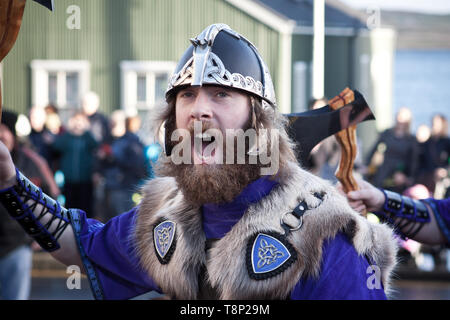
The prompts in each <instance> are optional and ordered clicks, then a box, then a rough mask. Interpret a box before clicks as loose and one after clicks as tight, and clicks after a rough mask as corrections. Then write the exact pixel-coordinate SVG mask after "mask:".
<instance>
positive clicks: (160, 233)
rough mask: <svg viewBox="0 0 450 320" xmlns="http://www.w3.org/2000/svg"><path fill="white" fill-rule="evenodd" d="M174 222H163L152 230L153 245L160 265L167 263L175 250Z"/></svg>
mask: <svg viewBox="0 0 450 320" xmlns="http://www.w3.org/2000/svg"><path fill="white" fill-rule="evenodd" d="M175 231H176V227H175V222H173V221H170V220H164V221H162V222H161V223H159V224H158V225H156V226H155V227H154V229H153V243H154V246H155V250H156V253H157V257H158V259H159V261H160V262H161V263H162V264H166V263H168V262H169V260H170V257H171V255H172V253H173V251H174V249H175Z"/></svg>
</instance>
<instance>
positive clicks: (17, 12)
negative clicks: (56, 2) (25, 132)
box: [0, 0, 53, 121]
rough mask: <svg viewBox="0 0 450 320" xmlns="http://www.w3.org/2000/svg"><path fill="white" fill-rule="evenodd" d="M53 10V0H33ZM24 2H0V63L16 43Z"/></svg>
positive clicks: (0, 115)
mask: <svg viewBox="0 0 450 320" xmlns="http://www.w3.org/2000/svg"><path fill="white" fill-rule="evenodd" d="M34 1H36V2H38V3H40V4H42V5H43V6H45V7H47V8H48V9H50V10H53V0H34ZM25 3H26V0H0V62H1V61H2V60H3V58H5V57H6V55H7V54H8V52H9V51H10V50H11V48H12V47H13V45H14V43H15V42H16V39H17V36H18V34H19V30H20V25H21V24H22V16H23V11H24V9H25ZM1 119H2V95H1V91H0V121H1Z"/></svg>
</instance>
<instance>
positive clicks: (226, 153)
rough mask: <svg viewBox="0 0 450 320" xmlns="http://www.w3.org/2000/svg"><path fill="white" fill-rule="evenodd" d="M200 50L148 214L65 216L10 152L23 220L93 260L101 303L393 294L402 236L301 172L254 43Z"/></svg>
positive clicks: (69, 259) (10, 194)
mask: <svg viewBox="0 0 450 320" xmlns="http://www.w3.org/2000/svg"><path fill="white" fill-rule="evenodd" d="M191 43H192V44H191V45H190V46H189V48H188V49H187V50H186V52H185V53H184V55H183V56H182V58H181V60H180V62H179V64H178V66H177V68H176V70H175V73H174V75H173V77H172V78H171V79H170V81H169V87H168V90H167V94H166V99H167V105H166V106H165V107H164V108H163V110H161V112H160V113H158V114H157V116H156V119H155V123H156V128H157V129H158V133H159V132H161V130H164V134H162V135H161V136H163V137H164V142H162V144H163V145H164V146H165V152H164V155H163V159H161V161H160V163H159V167H158V168H157V172H158V177H157V178H155V179H153V180H150V181H148V183H147V184H146V185H145V186H144V187H143V189H142V196H143V198H142V202H141V203H140V204H139V205H138V206H137V207H136V208H134V209H132V210H131V211H130V212H127V213H124V214H122V215H120V216H117V217H115V218H113V219H111V220H110V221H109V222H108V223H106V224H102V223H100V222H98V221H95V220H92V219H87V218H86V214H85V213H84V212H81V211H79V210H76V209H70V210H66V209H65V208H62V207H61V206H60V205H59V204H58V203H57V202H55V201H54V200H52V199H50V198H49V197H47V196H46V195H43V194H42V192H41V191H40V190H39V189H38V188H36V187H35V186H33V185H32V184H31V183H30V182H29V181H27V179H26V178H25V177H24V176H23V175H22V174H21V173H20V172H18V171H15V169H14V164H13V163H12V161H11V160H10V159H9V157H8V156H7V154H6V152H4V151H3V149H4V148H3V146H2V151H1V153H0V154H1V158H0V160H1V161H0V165H1V176H0V181H1V182H2V188H3V191H1V199H2V203H3V204H4V205H5V207H7V208H8V210H9V212H10V213H11V215H12V216H13V217H15V218H16V219H17V220H18V222H19V223H21V224H22V226H23V227H24V228H25V230H27V232H29V233H30V234H31V235H33V236H34V238H35V239H36V240H37V241H38V242H39V243H40V244H41V245H42V246H43V247H44V248H45V249H46V250H48V251H51V253H52V255H53V256H54V257H55V258H56V259H58V260H59V261H61V262H63V263H65V264H67V265H73V264H75V265H80V266H81V265H82V266H83V270H84V272H85V273H86V274H87V276H88V278H89V280H90V284H91V287H92V290H93V294H94V296H95V298H97V299H102V298H104V299H126V298H131V297H134V296H137V295H140V294H142V293H145V292H148V291H151V290H156V291H158V292H161V293H164V294H166V295H168V296H169V297H172V298H177V299H385V298H386V292H387V291H388V289H389V278H390V273H391V271H392V269H393V267H394V264H395V255H396V245H395V241H394V240H393V236H392V231H391V229H389V228H388V227H387V226H385V225H375V224H371V223H369V222H368V221H367V220H365V219H364V218H362V217H361V216H359V215H358V213H357V212H355V211H353V210H352V209H351V207H350V206H349V205H348V203H347V201H346V199H345V198H344V197H343V196H341V195H340V194H339V193H338V192H337V190H336V189H335V188H334V187H332V186H331V185H330V184H329V183H327V182H326V181H324V180H322V179H320V178H318V177H316V176H313V175H312V174H310V173H308V172H306V171H304V170H302V169H301V168H300V166H299V165H298V163H297V161H296V157H295V154H294V151H293V150H294V149H293V144H292V142H291V141H290V139H289V137H288V135H287V134H286V130H285V126H286V119H285V118H284V117H283V116H282V115H280V114H279V113H278V111H277V109H276V102H275V94H274V90H273V85H272V80H271V78H270V74H269V72H268V69H267V67H266V65H265V63H264V62H263V60H262V58H261V56H260V55H259V53H258V51H257V50H256V48H255V47H254V46H253V45H252V44H251V43H250V42H249V41H248V40H246V39H245V38H244V37H243V36H241V35H239V34H238V33H237V32H235V31H233V30H232V29H230V28H229V27H228V26H226V25H223V24H214V25H211V26H209V27H208V28H206V29H205V30H204V31H203V32H202V33H200V34H199V35H198V36H197V37H196V38H195V39H191ZM244 131H245V132H250V133H253V139H252V134H248V135H247V139H244V140H243V139H242V134H241V135H240V133H242V132H244ZM306 134H307V133H306ZM224 136H225V138H224ZM244 138H245V135H244ZM208 142H209V143H208ZM211 145H214V148H209V147H210V146H211ZM242 150H243V151H244V153H242ZM224 157H225V160H224Z"/></svg>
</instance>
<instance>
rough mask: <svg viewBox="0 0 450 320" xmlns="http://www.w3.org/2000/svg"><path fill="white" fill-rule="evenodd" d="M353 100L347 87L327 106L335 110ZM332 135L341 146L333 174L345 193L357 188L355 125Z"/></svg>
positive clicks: (353, 97) (352, 94)
mask: <svg viewBox="0 0 450 320" xmlns="http://www.w3.org/2000/svg"><path fill="white" fill-rule="evenodd" d="M354 100H355V95H354V92H353V91H352V90H350V89H349V88H345V89H344V90H343V91H342V92H341V93H340V94H339V95H338V96H336V97H334V98H333V99H331V100H330V102H329V106H330V107H331V108H332V109H333V110H336V109H339V108H342V107H343V106H344V105H346V104H348V103H350V102H352V101H354ZM334 136H335V137H336V140H337V141H338V143H339V145H340V146H341V160H340V162H339V167H338V169H337V171H336V174H335V175H336V178H337V179H338V180H339V181H340V183H341V184H342V187H343V189H344V191H345V192H346V193H347V192H350V191H353V190H358V189H359V187H358V184H357V182H356V180H355V178H354V176H353V166H354V164H355V159H356V154H357V142H356V125H353V126H350V127H348V128H347V129H344V130H341V131H339V132H338V133H336V134H335V135H334ZM366 214H367V213H366V212H364V213H363V215H364V216H366Z"/></svg>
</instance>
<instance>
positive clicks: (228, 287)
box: [133, 164, 397, 300]
mask: <svg viewBox="0 0 450 320" xmlns="http://www.w3.org/2000/svg"><path fill="white" fill-rule="evenodd" d="M284 172H285V173H284V174H283V175H280V176H279V177H278V180H279V182H280V183H279V185H277V186H275V187H274V188H273V189H272V191H271V192H270V193H269V194H268V195H267V196H266V197H264V198H263V199H261V200H260V201H259V202H257V203H255V204H252V205H250V206H249V208H248V209H247V211H246V212H245V213H244V215H243V217H242V218H241V219H240V220H239V221H238V223H236V225H234V226H233V228H232V229H231V230H230V231H229V232H228V233H227V234H226V235H225V236H224V237H223V238H222V239H220V240H218V241H216V242H215V243H214V244H213V246H212V248H211V249H210V250H209V253H208V256H206V254H205V241H206V239H205V235H204V232H203V230H202V221H201V211H200V208H199V207H192V206H190V205H189V204H187V203H186V201H185V200H184V198H183V194H182V192H181V190H180V189H179V188H178V186H177V183H176V182H175V179H173V178H169V177H162V178H156V179H154V180H151V181H149V182H148V183H147V185H145V186H144V188H143V200H142V203H141V205H140V209H139V212H138V216H137V220H136V226H135V231H134V233H133V235H134V237H135V241H136V254H137V256H138V257H139V259H140V262H141V265H142V267H143V268H144V269H145V270H146V271H147V272H148V274H149V275H150V276H151V278H152V279H153V280H154V281H155V282H156V283H157V284H158V285H159V286H160V288H161V289H162V290H163V292H164V293H166V294H168V295H170V296H171V297H174V298H177V299H195V298H197V294H198V290H199V284H198V275H199V272H200V270H201V268H202V266H206V275H207V277H208V280H209V282H210V284H211V285H212V287H213V288H215V289H216V290H218V293H219V296H220V298H221V299H236V300H237V299H285V298H287V297H289V294H290V292H291V291H292V289H293V288H294V286H295V285H296V284H297V282H298V281H299V280H300V278H301V277H308V276H311V277H318V276H319V275H320V271H321V270H320V265H321V258H322V244H323V242H324V240H326V239H333V238H334V237H335V236H336V234H337V233H338V232H344V233H346V234H347V235H348V237H349V239H351V241H352V243H353V246H354V247H355V249H356V251H357V252H358V254H360V255H365V256H366V257H368V258H369V259H370V261H371V262H374V263H375V264H376V265H377V266H378V267H379V268H380V270H381V281H382V283H383V286H384V288H385V291H386V292H388V290H389V279H390V275H391V272H392V270H393V268H394V266H395V261H396V252H397V246H396V242H395V240H394V238H393V232H392V230H391V229H390V228H389V227H387V226H386V225H383V224H373V223H370V222H369V221H367V219H365V218H364V217H361V216H360V215H359V214H358V213H356V212H355V211H353V210H352V209H351V208H350V206H349V205H348V203H347V201H346V199H345V197H343V196H342V195H340V194H339V193H338V192H337V190H336V189H335V188H334V187H333V186H332V185H331V184H329V183H328V182H327V181H325V180H323V179H320V178H318V177H316V176H314V175H312V174H310V173H308V172H306V171H304V170H303V169H301V168H299V167H298V165H297V164H291V165H290V166H289V167H288V168H287V169H285V170H284ZM315 193H316V194H321V195H322V197H321V198H322V199H319V198H318V197H316V196H314V194H315ZM302 201H304V203H306V204H307V207H308V208H309V209H308V210H307V211H306V212H305V213H304V215H303V224H302V226H301V228H300V229H299V230H296V231H292V232H290V233H288V234H287V236H286V237H285V239H286V240H287V242H288V244H287V246H288V247H289V248H290V250H293V252H292V253H293V255H294V256H295V259H294V260H293V261H291V263H289V264H287V265H286V266H284V268H281V269H280V270H282V271H281V272H278V273H277V274H275V275H273V276H269V277H267V278H264V279H254V278H252V277H251V276H250V272H249V266H248V264H249V261H248V259H249V252H248V251H249V250H250V249H251V246H250V248H249V245H248V244H249V242H251V239H252V238H253V239H254V238H255V235H257V234H258V233H259V232H265V233H267V232H273V233H277V234H284V232H285V230H284V229H283V227H282V226H281V223H280V221H281V219H282V218H283V217H284V218H289V217H288V216H285V213H286V212H291V211H292V210H293V209H294V208H295V207H296V206H297V205H298V204H299V203H301V202H302ZM289 216H291V215H289ZM162 221H171V222H174V226H175V229H176V230H175V233H174V239H173V242H172V245H171V247H172V248H171V251H172V252H170V255H171V256H170V260H169V261H163V260H161V258H160V256H158V253H157V249H156V246H155V245H153V244H154V228H155V226H156V225H158V224H159V223H161V222H162ZM291 225H295V221H294V222H292V224H291Z"/></svg>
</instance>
